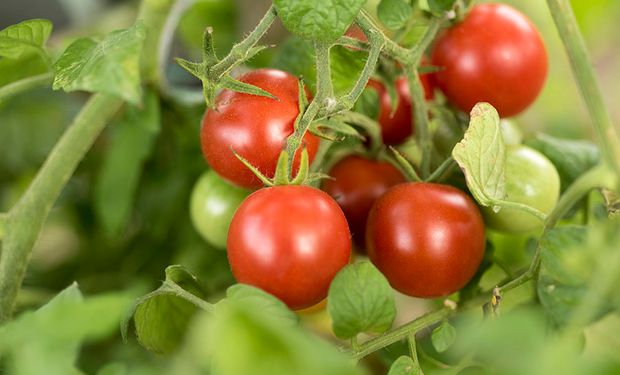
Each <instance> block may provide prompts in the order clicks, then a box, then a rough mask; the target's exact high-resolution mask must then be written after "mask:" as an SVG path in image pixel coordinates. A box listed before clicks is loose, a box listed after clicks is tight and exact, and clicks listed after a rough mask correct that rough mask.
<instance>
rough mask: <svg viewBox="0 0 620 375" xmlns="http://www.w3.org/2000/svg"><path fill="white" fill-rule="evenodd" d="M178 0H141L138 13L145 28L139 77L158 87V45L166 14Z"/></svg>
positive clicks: (159, 78) (160, 78) (166, 17)
mask: <svg viewBox="0 0 620 375" xmlns="http://www.w3.org/2000/svg"><path fill="white" fill-rule="evenodd" d="M176 1H179V0H143V1H142V3H141V5H140V10H139V12H138V19H139V20H142V21H143V22H144V24H145V25H146V26H147V34H146V39H145V40H144V47H143V49H142V56H141V58H140V64H141V66H140V68H141V72H140V75H141V77H142V79H143V80H144V82H152V83H154V84H155V85H157V86H158V85H159V83H160V82H161V80H162V77H160V70H159V65H160V57H161V56H160V54H159V45H160V40H161V38H162V35H163V27H164V24H165V23H166V20H167V19H168V13H169V11H170V8H171V7H172V6H173V4H174V3H175V2H176Z"/></svg>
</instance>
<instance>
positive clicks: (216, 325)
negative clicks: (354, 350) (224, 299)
mask: <svg viewBox="0 0 620 375" xmlns="http://www.w3.org/2000/svg"><path fill="white" fill-rule="evenodd" d="M229 302H230V303H226V304H222V305H221V306H219V305H218V309H217V311H216V313H215V314H213V315H207V314H202V315H200V316H198V317H197V319H196V320H195V323H194V324H193V325H192V326H191V329H190V332H191V333H190V337H189V340H188V343H189V351H188V352H189V353H192V355H193V357H192V358H191V361H192V362H197V363H200V364H201V365H202V366H201V367H202V368H207V369H211V371H210V372H209V373H217V374H218V375H239V374H252V375H292V374H295V375H317V374H321V375H359V374H361V373H363V372H362V371H361V370H360V369H359V368H357V367H356V366H355V365H354V364H353V362H352V361H351V360H350V358H349V357H348V356H346V355H344V354H342V353H340V352H339V351H338V349H336V347H334V346H333V345H331V344H329V343H327V342H325V341H323V340H322V339H320V338H318V337H316V336H314V335H311V334H308V332H307V331H305V330H304V329H302V328H301V327H299V326H287V325H282V324H281V320H279V319H274V318H273V317H271V316H269V315H268V314H265V313H263V312H262V311H260V310H257V309H256V308H253V307H252V305H248V304H245V303H239V302H235V301H229Z"/></svg>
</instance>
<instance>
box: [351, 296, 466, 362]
mask: <svg viewBox="0 0 620 375" xmlns="http://www.w3.org/2000/svg"><path fill="white" fill-rule="evenodd" d="M453 312H454V309H452V308H450V307H444V308H442V309H439V310H436V311H433V312H430V313H428V314H426V315H422V316H421V317H419V318H417V319H415V320H412V321H411V322H409V323H407V324H404V325H402V326H400V327H398V328H395V329H393V330H391V331H388V332H386V333H384V334H383V335H381V336H377V337H375V338H373V339H370V340H368V341H366V342H364V343H363V344H361V345H360V346H359V349H358V350H357V351H356V352H355V353H352V355H353V357H354V358H355V359H360V358H363V357H365V356H367V355H368V354H370V353H373V352H375V351H377V350H379V349H381V348H385V347H386V346H388V345H391V344H393V343H395V342H397V341H400V340H402V339H405V338H407V337H409V335H412V334H415V333H416V332H418V331H420V330H421V329H424V328H426V327H428V326H430V325H432V324H435V323H438V322H440V321H442V320H443V319H446V318H447V317H448V316H450V315H451V314H452V313H453Z"/></svg>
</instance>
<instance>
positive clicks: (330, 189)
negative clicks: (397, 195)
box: [323, 156, 405, 247]
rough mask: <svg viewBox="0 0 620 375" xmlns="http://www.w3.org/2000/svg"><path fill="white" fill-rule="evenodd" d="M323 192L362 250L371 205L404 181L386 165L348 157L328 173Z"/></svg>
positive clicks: (397, 172)
mask: <svg viewBox="0 0 620 375" xmlns="http://www.w3.org/2000/svg"><path fill="white" fill-rule="evenodd" d="M329 175H330V176H332V177H333V178H334V179H333V180H325V182H324V183H323V190H324V191H325V192H327V193H328V194H329V195H331V196H332V197H333V198H334V199H335V200H336V202H338V204H339V205H340V208H342V211H343V212H344V215H345V216H346V217H347V221H348V222H349V227H350V228H351V232H352V234H353V239H354V240H355V242H356V243H357V244H358V245H359V246H360V247H364V239H365V238H366V234H365V233H366V219H367V218H368V213H369V212H370V208H371V207H372V204H373V203H374V202H375V200H377V198H379V197H380V196H381V195H383V193H385V192H386V191H387V190H388V189H389V188H390V187H392V186H394V185H396V184H399V183H401V182H405V177H403V175H402V174H401V173H400V171H399V170H398V169H396V168H395V167H393V166H392V165H391V164H390V163H387V162H382V161H374V160H369V159H366V158H363V157H361V156H348V157H346V158H344V159H342V160H341V161H339V162H338V163H336V165H334V167H333V168H332V169H331V171H330V172H329Z"/></svg>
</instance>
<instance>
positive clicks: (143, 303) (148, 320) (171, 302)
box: [121, 266, 208, 353]
mask: <svg viewBox="0 0 620 375" xmlns="http://www.w3.org/2000/svg"><path fill="white" fill-rule="evenodd" d="M204 296H205V294H204V291H203V288H202V286H201V285H200V283H199V282H198V279H197V278H196V277H195V276H194V275H192V274H191V273H190V272H189V271H188V270H187V269H185V268H184V267H182V266H170V267H168V268H166V280H165V281H164V282H163V283H162V285H161V286H160V287H159V288H158V289H157V290H155V291H153V292H151V293H149V294H147V295H145V296H143V297H141V298H139V299H138V300H137V301H136V302H135V304H134V306H133V308H132V309H131V310H130V311H129V313H128V314H127V315H126V316H125V318H124V319H123V321H122V324H121V333H122V334H123V337H126V335H127V330H128V327H129V320H130V319H131V318H132V317H133V321H134V325H135V330H136V337H137V338H138V341H139V342H140V343H141V344H142V345H143V346H144V347H145V348H147V349H148V350H150V351H153V352H155V353H171V352H173V351H174V350H176V349H177V348H178V347H179V345H180V343H181V340H182V339H183V336H184V335H185V331H186V329H187V326H188V325H189V322H190V319H191V318H192V317H193V316H194V314H195V313H196V312H197V311H198V310H199V309H200V308H202V307H203V304H207V305H208V303H206V302H205V301H204V300H203V298H204ZM200 302H202V304H201V303H200Z"/></svg>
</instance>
